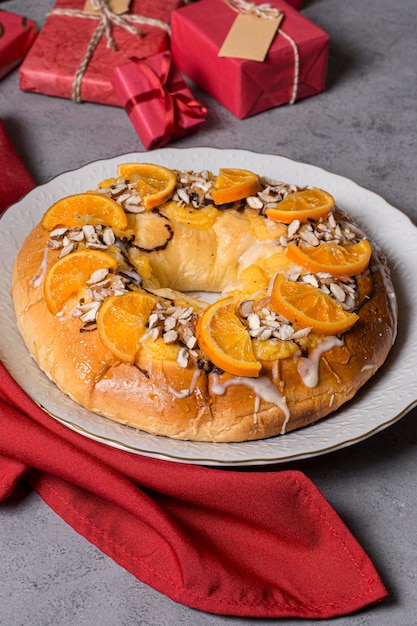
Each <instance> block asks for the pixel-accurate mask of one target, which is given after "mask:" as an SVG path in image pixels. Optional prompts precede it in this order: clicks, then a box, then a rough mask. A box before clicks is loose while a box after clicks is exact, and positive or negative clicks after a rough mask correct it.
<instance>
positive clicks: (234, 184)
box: [210, 168, 261, 204]
mask: <svg viewBox="0 0 417 626" xmlns="http://www.w3.org/2000/svg"><path fill="white" fill-rule="evenodd" d="M260 188H261V186H260V183H259V179H258V176H257V174H254V173H253V172H249V171H248V170H239V169H234V168H222V169H220V170H219V173H218V176H217V178H216V180H215V182H214V185H213V187H212V189H211V192H210V193H211V197H212V198H213V200H214V202H215V203H216V204H226V203H228V202H236V201H237V200H241V199H242V198H247V197H248V196H253V195H254V194H256V193H257V192H258V191H259V190H260Z"/></svg>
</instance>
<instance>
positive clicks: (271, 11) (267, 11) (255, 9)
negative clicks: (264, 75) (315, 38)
mask: <svg viewBox="0 0 417 626" xmlns="http://www.w3.org/2000/svg"><path fill="white" fill-rule="evenodd" d="M224 2H225V3H226V4H227V5H228V6H229V7H230V8H231V9H232V10H233V11H236V12H237V13H243V14H245V15H253V16H255V17H258V18H263V19H271V18H277V17H280V16H281V15H283V11H280V10H279V9H277V8H275V7H271V5H270V4H266V3H264V4H256V2H248V0H224ZM278 33H279V34H280V35H282V36H283V37H285V39H286V40H287V41H288V42H289V43H290V44H291V46H292V49H293V51H294V83H293V88H292V92H291V98H290V100H289V104H294V102H295V101H296V99H297V92H298V83H299V80H300V55H299V52H298V48H297V44H296V43H295V41H294V39H293V38H292V37H291V36H290V35H288V34H287V33H286V32H285V31H283V30H282V28H278Z"/></svg>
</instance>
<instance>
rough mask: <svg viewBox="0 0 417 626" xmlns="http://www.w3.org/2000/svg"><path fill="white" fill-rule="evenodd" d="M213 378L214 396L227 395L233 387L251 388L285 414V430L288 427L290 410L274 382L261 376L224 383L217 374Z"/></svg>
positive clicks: (232, 379) (231, 379) (240, 377)
mask: <svg viewBox="0 0 417 626" xmlns="http://www.w3.org/2000/svg"><path fill="white" fill-rule="evenodd" d="M211 377H212V383H211V385H210V391H211V393H214V395H216V396H222V395H223V394H224V393H226V389H227V388H228V387H230V386H232V385H244V386H245V387H249V389H252V391H254V392H255V393H256V394H257V395H258V396H259V398H262V400H265V402H271V403H272V404H275V405H276V406H278V407H279V408H280V409H281V410H282V411H283V412H284V415H285V418H286V419H285V423H284V426H283V428H284V427H285V426H286V424H287V422H288V420H289V418H290V411H289V408H288V406H287V403H286V402H285V399H284V397H283V396H282V394H281V393H280V392H279V391H278V389H277V388H276V387H275V385H274V383H273V382H272V380H270V379H269V378H267V377H266V376H261V377H260V378H247V377H245V376H235V377H234V378H229V380H226V381H225V382H224V383H220V382H219V377H218V375H217V374H211ZM255 408H256V405H255ZM258 408H259V407H258ZM284 432H285V431H284Z"/></svg>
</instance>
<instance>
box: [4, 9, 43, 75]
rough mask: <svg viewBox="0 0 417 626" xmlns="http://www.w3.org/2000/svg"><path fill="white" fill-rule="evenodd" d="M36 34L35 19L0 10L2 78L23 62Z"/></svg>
mask: <svg viewBox="0 0 417 626" xmlns="http://www.w3.org/2000/svg"><path fill="white" fill-rule="evenodd" d="M36 35H37V28H36V24H35V22H34V21H32V20H29V19H27V18H26V17H23V16H22V15H16V14H15V13H9V12H8V11H2V10H0V79H1V78H4V76H6V75H7V74H9V72H11V71H12V70H13V69H14V68H15V67H17V66H18V65H19V63H21V61H22V60H23V58H24V57H25V55H26V54H27V52H28V51H29V49H30V47H31V45H32V44H33V42H34V41H35V38H36Z"/></svg>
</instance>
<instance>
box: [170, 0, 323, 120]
mask: <svg viewBox="0 0 417 626" xmlns="http://www.w3.org/2000/svg"><path fill="white" fill-rule="evenodd" d="M269 4H270V6H271V7H274V8H276V9H279V10H280V11H281V12H282V13H283V14H284V19H283V21H282V22H281V25H280V29H279V31H278V33H277V34H276V36H275V38H274V40H273V42H272V44H271V47H270V49H269V52H268V54H267V56H266V58H265V60H264V61H263V62H259V61H249V60H246V59H238V58H225V57H219V56H218V52H219V50H220V48H221V46H222V44H223V42H224V40H225V38H226V35H227V34H228V32H229V30H230V28H231V26H232V24H233V22H234V19H235V17H236V12H234V11H233V10H232V9H231V8H230V7H229V6H228V5H227V3H226V2H224V1H223V0H199V2H197V3H194V4H190V5H187V6H185V7H182V8H180V9H178V10H177V11H174V13H173V14H172V18H171V29H172V33H171V52H172V55H173V58H174V61H175V63H176V65H177V66H178V68H179V70H180V71H181V72H182V73H183V74H185V75H186V76H188V77H189V78H190V79H191V80H192V81H194V82H195V83H196V84H197V85H199V87H201V88H202V89H204V90H205V91H206V92H207V93H209V94H210V95H211V96H213V98H215V99H216V100H217V101H218V102H220V104H222V105H223V106H224V107H225V108H227V109H228V110H229V111H231V113H233V114H234V115H236V117H238V118H240V119H243V118H246V117H249V116H251V115H254V114H256V113H259V112H260V111H264V110H266V109H270V108H272V107H276V106H279V105H281V104H285V103H288V102H293V101H295V100H300V99H301V98H306V97H307V96H312V95H314V94H317V93H319V92H320V91H323V89H324V87H325V81H326V75H327V59H328V48H329V39H330V38H329V35H328V34H327V33H325V32H324V31H323V30H322V29H321V28H319V27H318V26H316V25H315V24H313V23H312V22H310V21H309V20H308V19H307V18H305V17H304V16H303V15H301V14H300V13H299V12H298V11H296V10H295V9H293V8H292V7H290V6H289V5H288V4H287V3H286V2H284V1H283V0H271V2H269Z"/></svg>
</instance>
